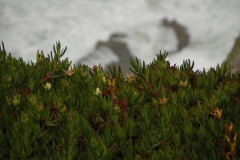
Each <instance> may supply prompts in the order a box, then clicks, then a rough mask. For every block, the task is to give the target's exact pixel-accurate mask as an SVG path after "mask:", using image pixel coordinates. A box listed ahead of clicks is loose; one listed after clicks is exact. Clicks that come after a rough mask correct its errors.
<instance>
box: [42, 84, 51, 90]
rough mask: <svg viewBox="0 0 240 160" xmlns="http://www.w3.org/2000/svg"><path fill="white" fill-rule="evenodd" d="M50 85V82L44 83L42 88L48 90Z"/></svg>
mask: <svg viewBox="0 0 240 160" xmlns="http://www.w3.org/2000/svg"><path fill="white" fill-rule="evenodd" d="M51 87H52V85H51V83H46V84H45V86H44V88H45V89H46V90H50V89H51Z"/></svg>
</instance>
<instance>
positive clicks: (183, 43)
mask: <svg viewBox="0 0 240 160" xmlns="http://www.w3.org/2000/svg"><path fill="white" fill-rule="evenodd" d="M162 25H163V26H164V27H167V28H172V29H173V30H174V32H175V34H176V37H177V39H178V50H177V51H175V52H179V51H181V50H182V49H183V48H185V47H187V46H188V44H189V41H190V36H189V35H188V33H187V29H186V27H184V26H183V25H181V24H179V23H178V22H177V21H175V20H173V21H169V20H168V19H166V18H164V19H163V20H162Z"/></svg>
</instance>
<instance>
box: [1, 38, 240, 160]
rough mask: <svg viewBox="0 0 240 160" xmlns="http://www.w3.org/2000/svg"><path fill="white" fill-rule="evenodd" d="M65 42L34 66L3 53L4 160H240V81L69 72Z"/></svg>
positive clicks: (224, 69)
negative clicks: (62, 47)
mask: <svg viewBox="0 0 240 160" xmlns="http://www.w3.org/2000/svg"><path fill="white" fill-rule="evenodd" d="M66 49H67V48H64V49H61V45H60V42H57V43H56V45H54V46H53V52H50V54H48V55H47V56H45V55H44V53H43V52H42V51H41V52H39V51H38V52H37V55H36V59H37V62H36V63H34V62H28V63H26V62H24V61H23V59H22V58H19V59H16V58H13V57H12V56H11V54H7V52H6V50H5V47H4V44H3V43H2V46H1V48H0V107H1V111H0V159H41V160H42V159H48V160H49V159H69V160H71V159H74V160H75V159H81V160H84V159H86V160H89V159H94V160H96V159H99V160H105V159H106V160H108V159H109V160H111V159H114V160H117V159H119V160H120V159H124V160H133V159H136V160H148V159H149V160H159V159H164V160H168V159H169V160H173V159H174V160H175V159H176V160H178V159H179V160H185V159H186V160H196V159H199V160H204V159H217V160H220V159H240V153H239V148H240V146H239V138H238V135H239V133H240V107H239V106H240V91H239V86H240V83H239V80H240V76H239V74H231V73H230V72H229V68H230V67H229V65H228V64H224V65H222V66H221V67H219V66H217V67H216V68H211V69H210V70H209V71H205V70H203V71H193V67H194V62H191V61H190V60H186V61H183V64H182V65H181V66H176V65H173V66H171V65H170V63H169V62H168V61H166V56H167V53H166V52H165V53H161V52H160V54H157V58H156V59H154V60H153V62H152V63H151V64H149V65H146V64H145V63H144V62H141V61H140V60H138V59H137V58H136V60H133V59H130V62H131V64H132V68H131V70H132V74H131V75H126V76H124V75H123V73H122V72H121V68H120V67H119V68H118V69H116V68H115V67H113V68H110V73H106V72H104V71H103V69H102V67H101V66H100V65H99V66H94V67H93V68H90V67H88V66H86V65H79V66H75V65H73V67H71V62H69V61H68V59H64V60H61V57H62V56H63V55H64V54H65V52H66Z"/></svg>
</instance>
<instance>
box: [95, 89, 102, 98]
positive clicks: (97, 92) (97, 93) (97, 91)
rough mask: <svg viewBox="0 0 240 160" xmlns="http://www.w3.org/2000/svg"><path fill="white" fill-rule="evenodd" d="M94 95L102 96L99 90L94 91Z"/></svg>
mask: <svg viewBox="0 0 240 160" xmlns="http://www.w3.org/2000/svg"><path fill="white" fill-rule="evenodd" d="M95 94H96V95H97V96H98V95H101V94H102V93H101V91H100V89H99V88H97V89H96V92H95Z"/></svg>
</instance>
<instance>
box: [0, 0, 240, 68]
mask: <svg viewBox="0 0 240 160" xmlns="http://www.w3.org/2000/svg"><path fill="white" fill-rule="evenodd" d="M239 8H240V1H239V0H194V1H193V0H182V1H179V0H71V1H69V0H62V1H60V0H47V1H30V0H25V1H21V0H1V1H0V40H1V41H3V42H4V44H5V47H6V50H7V52H11V53H12V55H13V56H15V57H19V56H21V57H23V59H24V60H26V61H30V60H32V61H33V62H35V61H36V60H35V56H36V51H37V50H38V49H40V50H43V51H44V53H45V54H47V53H49V52H50V51H51V50H52V45H53V44H55V42H56V41H57V40H60V42H61V44H62V47H65V46H67V47H68V50H67V53H66V55H65V57H69V60H72V61H73V63H76V62H77V61H78V60H79V59H80V58H81V57H84V56H86V55H87V54H88V53H90V52H91V51H92V50H93V48H94V46H95V44H96V42H97V41H98V40H103V41H106V40H107V39H108V38H109V35H111V33H113V32H124V33H127V34H128V35H130V36H131V40H129V39H126V41H127V43H128V44H129V48H130V49H131V52H132V54H133V55H134V56H137V57H138V58H140V59H141V60H144V61H145V62H146V63H150V62H151V61H152V60H153V58H155V57H156V56H155V55H156V54H157V53H159V50H162V51H164V50H174V49H175V48H176V44H177V42H176V37H175V34H174V32H173V30H171V29H166V28H164V27H162V28H161V27H160V29H159V23H160V21H161V20H162V19H163V18H168V19H169V20H173V19H176V20H177V21H178V22H179V23H181V24H184V25H185V27H187V29H188V33H189V35H190V38H191V39H190V44H189V46H188V47H186V48H184V49H183V50H182V51H181V52H179V53H177V54H175V55H172V56H169V57H168V60H169V61H170V62H171V65H173V64H174V63H177V64H178V65H180V64H182V61H183V60H185V59H191V60H194V61H195V67H194V69H199V70H202V68H203V67H204V68H206V69H209V68H210V67H211V66H213V67H215V66H216V64H217V63H221V62H222V61H223V60H225V58H226V57H227V54H228V53H229V52H230V50H231V47H232V46H233V44H234V40H235V38H236V37H237V36H238V34H240V16H239V15H240V9H239ZM111 59H116V56H114V55H113V54H112V53H110V52H109V53H106V54H105V55H104V56H102V57H98V58H97V59H96V61H95V62H94V64H99V63H102V64H104V63H105V62H107V61H109V60H111Z"/></svg>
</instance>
